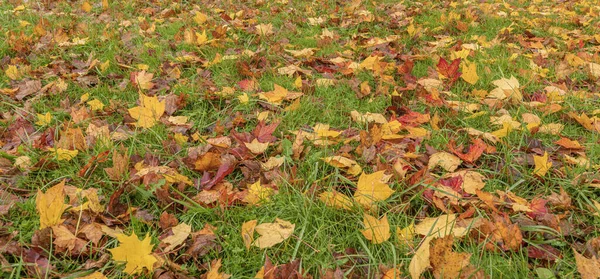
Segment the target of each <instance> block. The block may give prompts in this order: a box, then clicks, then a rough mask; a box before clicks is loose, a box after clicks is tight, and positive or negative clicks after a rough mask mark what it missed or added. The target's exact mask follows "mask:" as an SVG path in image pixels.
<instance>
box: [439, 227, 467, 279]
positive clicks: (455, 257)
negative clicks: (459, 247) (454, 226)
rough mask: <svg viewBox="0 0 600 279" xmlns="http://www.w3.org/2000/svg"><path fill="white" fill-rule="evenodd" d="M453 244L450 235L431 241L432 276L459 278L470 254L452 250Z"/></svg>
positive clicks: (452, 238)
mask: <svg viewBox="0 0 600 279" xmlns="http://www.w3.org/2000/svg"><path fill="white" fill-rule="evenodd" d="M453 244H454V237H453V236H452V235H447V236H445V237H443V238H438V239H434V240H432V241H431V247H429V255H430V256H429V257H430V263H431V267H432V269H433V277H434V278H436V279H439V278H459V276H460V275H461V272H462V270H463V269H464V268H465V267H467V266H468V265H469V263H470V262H469V259H470V258H471V254H470V253H457V252H454V251H452V246H453Z"/></svg>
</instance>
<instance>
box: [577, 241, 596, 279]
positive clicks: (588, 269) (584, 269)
mask: <svg viewBox="0 0 600 279" xmlns="http://www.w3.org/2000/svg"><path fill="white" fill-rule="evenodd" d="M573 254H574V255H575V264H576V265H577V271H579V274H580V275H581V279H598V278H600V261H599V260H598V259H597V258H596V257H592V258H591V259H588V258H586V257H584V256H582V255H581V254H579V253H577V251H576V250H575V249H574V248H573Z"/></svg>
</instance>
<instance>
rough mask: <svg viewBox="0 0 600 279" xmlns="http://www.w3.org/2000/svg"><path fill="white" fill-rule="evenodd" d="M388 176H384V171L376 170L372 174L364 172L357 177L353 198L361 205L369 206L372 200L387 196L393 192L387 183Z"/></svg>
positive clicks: (375, 200) (379, 199) (383, 198)
mask: <svg viewBox="0 0 600 279" xmlns="http://www.w3.org/2000/svg"><path fill="white" fill-rule="evenodd" d="M388 179H389V177H387V178H386V177H384V171H378V172H375V173H372V174H365V173H364V172H363V173H362V174H361V175H360V177H359V178H358V183H357V185H356V192H354V200H355V201H356V202H358V203H360V204H362V205H363V206H366V207H371V205H372V204H373V203H374V202H377V201H382V200H385V199H387V198H389V197H390V196H391V195H392V194H393V193H394V190H392V189H391V188H390V187H389V186H388V185H387V183H386V182H387V180H388Z"/></svg>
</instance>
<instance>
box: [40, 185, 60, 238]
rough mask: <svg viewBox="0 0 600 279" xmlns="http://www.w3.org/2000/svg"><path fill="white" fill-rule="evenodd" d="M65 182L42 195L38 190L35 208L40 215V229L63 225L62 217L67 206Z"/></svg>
mask: <svg viewBox="0 0 600 279" xmlns="http://www.w3.org/2000/svg"><path fill="white" fill-rule="evenodd" d="M64 188H65V181H64V180H63V181H61V182H60V183H58V184H56V185H54V186H52V187H51V188H50V189H48V190H46V192H45V193H42V191H41V190H39V189H38V192H37V195H36V198H35V208H36V209H37V212H38V214H39V215H40V229H44V228H47V227H52V226H54V225H59V224H62V222H63V221H64V220H63V219H61V216H62V214H63V212H64V211H65V209H66V208H67V205H66V204H65V193H64Z"/></svg>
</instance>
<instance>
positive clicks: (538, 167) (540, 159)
mask: <svg viewBox="0 0 600 279" xmlns="http://www.w3.org/2000/svg"><path fill="white" fill-rule="evenodd" d="M533 162H534V163H535V169H534V170H533V174H536V175H539V176H544V175H546V173H547V172H548V170H549V169H550V168H551V167H552V161H548V152H545V151H544V156H535V155H533Z"/></svg>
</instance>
